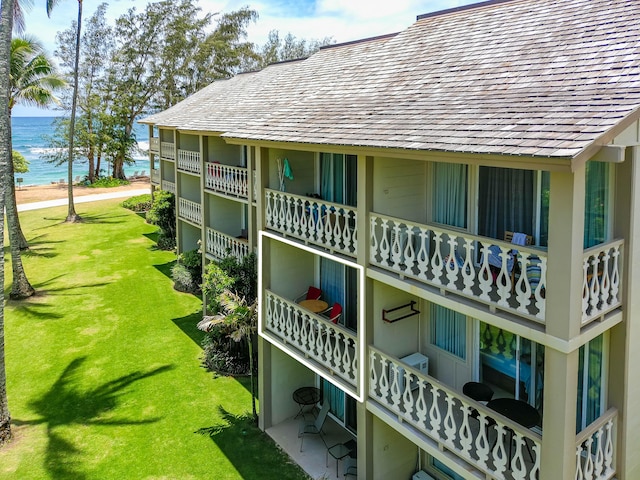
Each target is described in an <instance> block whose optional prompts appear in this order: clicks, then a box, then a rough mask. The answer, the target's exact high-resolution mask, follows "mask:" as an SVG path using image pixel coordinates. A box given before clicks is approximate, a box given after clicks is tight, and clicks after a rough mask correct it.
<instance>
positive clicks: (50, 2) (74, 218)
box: [47, 0, 82, 223]
mask: <svg viewBox="0 0 640 480" xmlns="http://www.w3.org/2000/svg"><path fill="white" fill-rule="evenodd" d="M58 2H59V0H47V15H49V16H51V10H52V9H53V7H54V6H55V5H56V4H57V3H58ZM81 27H82V0H78V21H77V24H76V54H75V60H74V68H73V99H72V103H71V119H70V123H69V156H68V165H67V175H68V181H67V196H68V197H69V201H68V204H69V207H68V211H67V219H66V221H67V222H69V223H74V222H81V221H82V218H81V217H80V215H78V214H77V213H76V209H75V206H74V204H73V157H74V155H73V153H74V152H73V140H74V130H75V124H76V108H77V104H78V102H77V100H78V72H79V70H80V69H79V63H80V40H81V35H80V31H81Z"/></svg>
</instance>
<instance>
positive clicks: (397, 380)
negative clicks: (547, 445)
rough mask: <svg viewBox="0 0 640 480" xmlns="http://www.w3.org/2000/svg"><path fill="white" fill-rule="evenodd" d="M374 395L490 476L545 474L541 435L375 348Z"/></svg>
mask: <svg viewBox="0 0 640 480" xmlns="http://www.w3.org/2000/svg"><path fill="white" fill-rule="evenodd" d="M402 373H404V377H400V375H402ZM369 398H370V399H372V400H374V401H375V402H377V404H378V405H379V406H380V407H382V409H383V411H386V412H388V413H390V414H391V415H393V417H395V418H397V419H398V421H400V422H404V423H406V424H408V425H411V427H413V428H414V429H415V430H416V431H417V432H418V433H419V434H421V435H424V436H426V437H428V438H429V439H430V440H431V441H433V442H434V443H435V446H437V447H438V448H440V449H442V450H448V451H450V452H452V453H453V454H455V455H456V456H457V457H458V458H460V459H462V460H464V461H465V462H467V463H468V464H469V465H470V466H471V467H473V468H475V469H477V470H478V471H480V472H482V474H484V475H485V476H486V477H487V478H501V479H506V480H524V479H535V478H539V475H540V449H541V444H542V437H541V436H540V435H538V434H537V433H535V432H534V431H532V430H529V429H527V428H525V427H523V426H521V425H519V424H518V423H515V422H513V421H512V420H509V419H508V418H506V417H503V416H502V415H500V414H499V413H497V412H495V411H493V410H491V409H489V408H487V407H486V406H484V405H483V404H480V403H478V402H475V401H474V400H471V399H470V398H468V397H466V396H465V395H463V394H462V393H460V392H457V391H456V390H453V389H451V388H449V387H447V386H446V385H444V384H442V383H440V382H438V381H437V380H436V379H434V378H433V377H430V376H428V375H426V374H423V373H420V372H419V371H417V370H415V369H413V368H411V367H410V366H408V365H406V364H404V363H402V362H401V361H400V360H399V359H398V358H396V357H392V356H390V355H387V354H385V353H383V352H382V351H380V350H378V349H376V348H374V347H369ZM478 476H479V475H478ZM576 478H578V477H576ZM583 478H589V477H583Z"/></svg>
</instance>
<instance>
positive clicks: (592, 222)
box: [584, 162, 609, 248]
mask: <svg viewBox="0 0 640 480" xmlns="http://www.w3.org/2000/svg"><path fill="white" fill-rule="evenodd" d="M585 183H586V185H585V200H584V248H589V247H593V246H594V245H598V244H599V243H604V242H605V241H606V239H607V238H606V237H607V229H608V224H607V223H608V218H607V208H608V203H609V202H608V200H609V165H608V164H607V163H602V162H587V166H586V175H585Z"/></svg>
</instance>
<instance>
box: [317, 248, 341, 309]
mask: <svg viewBox="0 0 640 480" xmlns="http://www.w3.org/2000/svg"><path fill="white" fill-rule="evenodd" d="M344 269H345V266H344V265H343V264H342V263H338V262H334V261H331V260H329V259H328V258H324V257H320V288H321V289H322V299H323V300H324V301H325V302H327V303H328V304H329V306H331V305H333V304H334V302H338V303H339V304H341V305H342V306H343V307H344V306H345V284H344V283H345V270H344ZM342 316H343V317H344V316H345V315H342ZM342 321H344V320H342Z"/></svg>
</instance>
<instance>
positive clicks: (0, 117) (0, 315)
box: [0, 0, 15, 446]
mask: <svg viewBox="0 0 640 480" xmlns="http://www.w3.org/2000/svg"><path fill="white" fill-rule="evenodd" d="M14 8H15V4H14V0H2V2H0V178H6V175H5V171H6V168H7V165H9V163H11V161H12V160H11V148H10V147H9V145H10V143H11V128H10V119H9V70H10V65H9V58H10V55H11V30H12V28H13V13H14ZM0 188H2V189H4V185H1V184H0ZM4 197H5V196H4V190H2V194H0V220H2V221H0V285H4V219H2V216H3V215H4ZM10 438H11V415H10V413H9V405H8V403H7V374H6V369H5V361H4V302H0V446H2V445H3V444H4V443H6V442H7V441H8V440H9V439H10Z"/></svg>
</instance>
